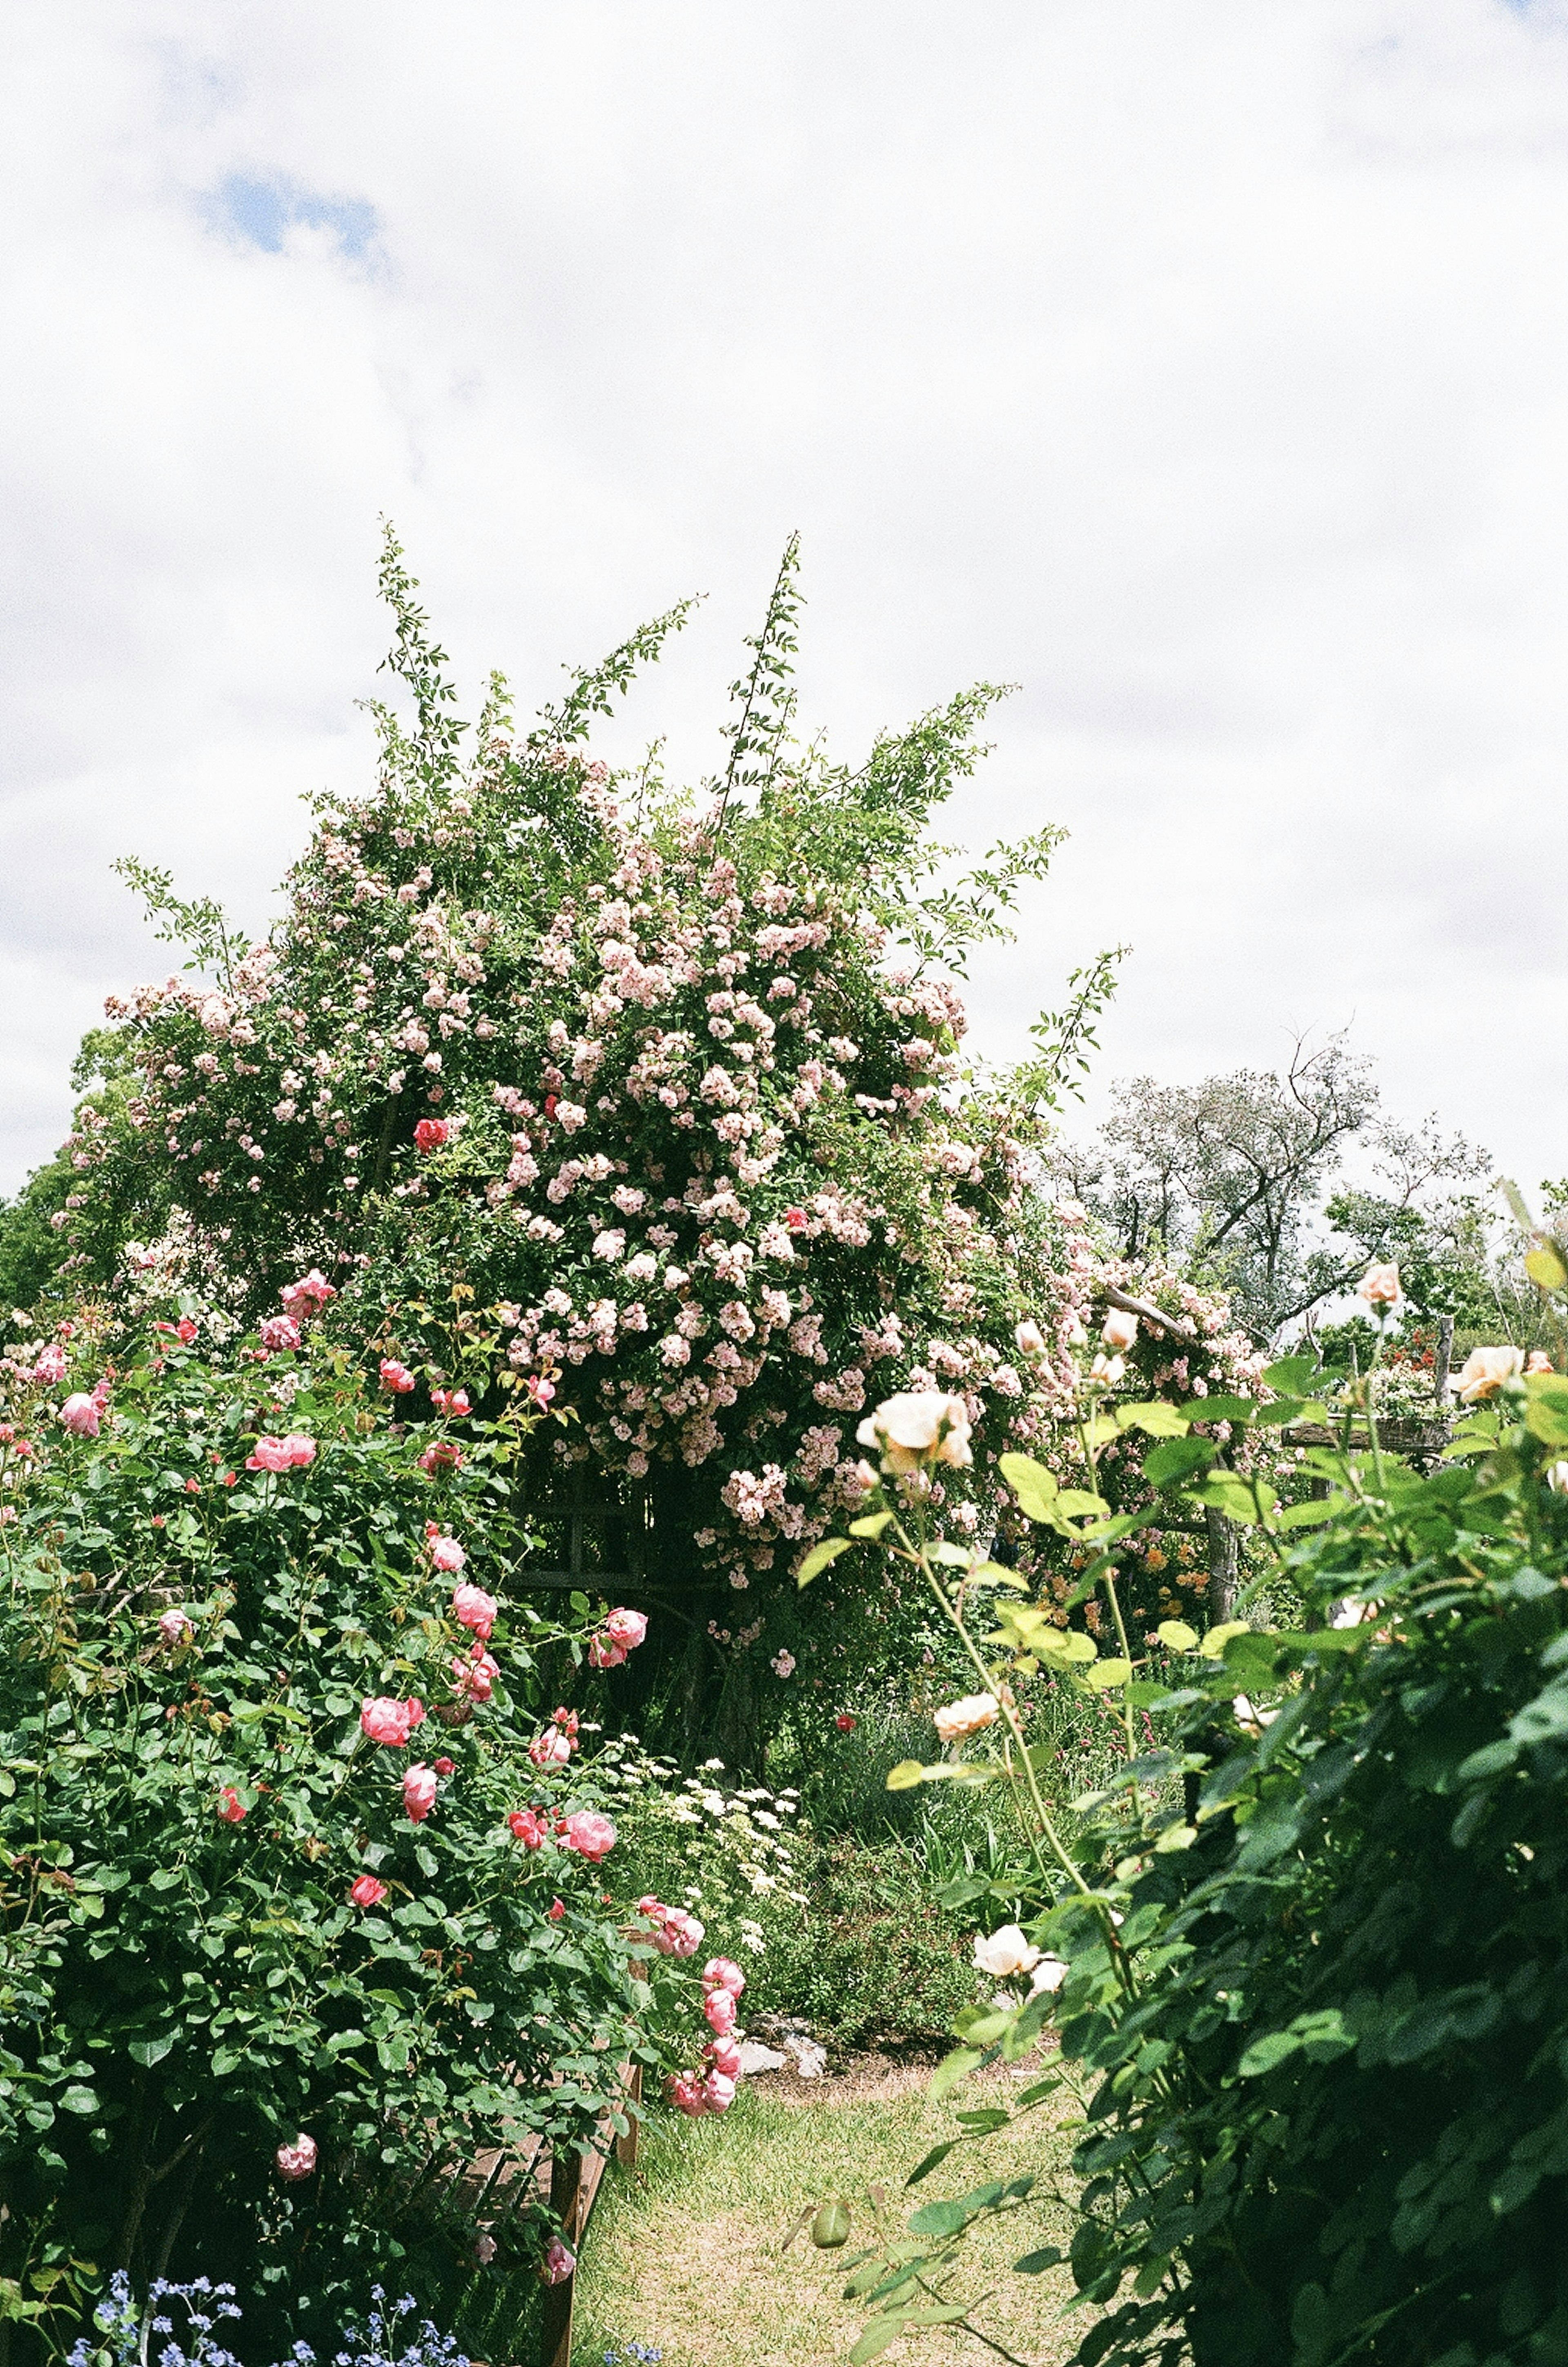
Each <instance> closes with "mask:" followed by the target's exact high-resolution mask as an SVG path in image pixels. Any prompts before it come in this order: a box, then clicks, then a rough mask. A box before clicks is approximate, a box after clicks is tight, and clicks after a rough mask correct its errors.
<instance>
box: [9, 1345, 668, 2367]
mask: <svg viewBox="0 0 1568 2367" xmlns="http://www.w3.org/2000/svg"><path fill="white" fill-rule="evenodd" d="M174 1311H175V1310H171V1312H174ZM67 1328H69V1327H67ZM182 1328H183V1329H184V1330H185V1331H186V1332H187V1333H189V1334H194V1335H195V1337H193V1338H186V1339H182V1338H181V1337H180V1336H179V1332H178V1331H176V1330H175V1327H174V1326H173V1325H172V1324H169V1323H164V1324H163V1325H161V1326H160V1327H159V1330H158V1332H157V1333H156V1334H155V1335H154V1336H153V1338H152V1341H151V1342H148V1341H147V1340H146V1339H145V1338H144V1339H142V1340H141V1341H140V1342H138V1341H137V1340H136V1339H135V1338H134V1337H132V1338H131V1339H130V1341H129V1342H127V1343H126V1344H125V1346H124V1348H123V1349H122V1351H121V1353H120V1354H119V1357H118V1366H117V1365H109V1366H108V1367H107V1375H110V1374H112V1379H111V1378H107V1376H106V1387H105V1391H104V1392H102V1393H100V1401H98V1402H95V1401H94V1400H93V1399H89V1398H87V1397H86V1396H85V1395H83V1394H81V1393H77V1394H76V1395H75V1396H74V1397H73V1399H71V1400H70V1401H69V1402H68V1403H67V1405H66V1406H65V1408H64V1411H65V1412H66V1413H67V1414H69V1415H71V1416H72V1418H73V1419H74V1420H75V1421H77V1422H78V1424H79V1425H80V1428H81V1430H82V1431H83V1432H90V1431H91V1430H92V1429H93V1426H94V1424H95V1422H96V1424H97V1434H96V1435H85V1434H84V1435H78V1436H73V1435H71V1434H69V1433H67V1432H66V1431H65V1430H64V1429H63V1428H62V1424H61V1421H60V1419H59V1418H58V1417H57V1415H56V1414H55V1412H54V1411H53V1410H52V1408H53V1406H54V1404H55V1402H56V1401H57V1400H59V1399H65V1397H66V1391H67V1387H68V1383H69V1380H70V1378H71V1377H73V1375H72V1374H71V1373H70V1372H67V1371H62V1370H61V1367H62V1365H65V1364H66V1363H67V1360H68V1359H70V1360H73V1361H74V1363H75V1365H76V1371H75V1374H74V1377H77V1378H79V1379H82V1380H86V1379H90V1378H91V1377H92V1376H94V1374H95V1373H96V1371H97V1370H98V1369H99V1365H98V1360H97V1356H96V1353H95V1346H96V1343H95V1341H94V1337H93V1335H92V1332H91V1330H90V1328H89V1329H87V1330H85V1331H84V1330H81V1329H79V1330H78V1331H77V1332H76V1334H75V1335H74V1336H73V1337H72V1338H71V1339H70V1341H69V1342H68V1344H66V1345H62V1344H61V1343H59V1342H56V1343H37V1342H35V1343H32V1344H31V1346H30V1347H29V1348H28V1351H27V1353H26V1354H25V1355H20V1354H17V1353H13V1354H12V1355H11V1356H10V1357H9V1359H8V1360H7V1361H8V1366H9V1371H8V1375H7V1377H8V1380H9V1383H10V1388H11V1397H12V1403H13V1410H15V1411H17V1413H26V1414H27V1416H28V1420H27V1423H26V1430H25V1431H22V1430H19V1427H18V1424H17V1422H12V1423H9V1424H6V1426H5V1432H4V1439H3V1444H0V1464H3V1465H4V1471H3V1473H0V1481H3V1485H4V1490H5V1498H6V1501H5V1503H4V1508H3V1512H0V1571H3V1577H4V1583H5V1593H4V1595H3V1596H0V1915H3V1946H4V1954H3V1957H0V2003H3V2007H4V2017H5V2019H4V2038H3V2041H0V2181H3V2189H4V2192H3V2199H4V2202H5V2204H6V2213H5V2215H4V2221H3V2226H0V2273H4V2274H5V2275H6V2276H8V2277H9V2278H10V2279H12V2280H13V2281H14V2284H13V2288H12V2290H13V2293H14V2295H15V2297H16V2298H17V2304H18V2306H24V2305H25V2306H28V2307H30V2306H32V2305H33V2304H34V2303H36V2302H37V2301H38V2300H39V2297H40V2296H47V2295H48V2294H49V2293H50V2292H51V2290H52V2288H51V2277H52V2276H53V2275H54V2273H55V2272H56V2271H60V2270H61V2269H62V2268H66V2267H68V2264H69V2262H70V2261H71V2260H72V2259H75V2260H76V2261H78V2262H80V2261H82V2260H84V2259H86V2260H91V2261H92V2262H93V2263H95V2264H96V2268H97V2269H98V2270H100V2271H101V2270H103V2269H106V2268H110V2267H121V2268H125V2269H128V2270H130V2271H131V2273H132V2276H133V2279H134V2281H135V2282H136V2284H137V2285H138V2287H139V2289H144V2287H145V2283H146V2282H147V2280H148V2279H149V2278H150V2277H155V2276H157V2275H161V2274H164V2272H165V2271H173V2272H174V2273H175V2274H176V2275H177V2274H179V2273H181V2272H182V2271H190V2272H194V2273H200V2274H204V2275H217V2276H223V2275H226V2276H230V2277H232V2278H233V2279H234V2281H235V2282H238V2283H241V2284H243V2286H244V2287H245V2289H246V2290H247V2291H248V2292H250V2293H253V2294H258V2295H261V2296H265V2295H267V2294H268V2293H270V2294H271V2295H272V2297H273V2304H274V2310H273V2316H272V2318H271V2319H270V2320H269V2321H267V2322H264V2323H263V2324H261V2325H260V2326H259V2327H257V2328H256V2339H257V2340H258V2341H271V2340H274V2339H278V2338H279V2337H283V2338H286V2339H293V2338H294V2337H295V2336H298V2335H301V2334H310V2333H312V2332H316V2333H318V2334H319V2333H320V2331H321V2328H322V2327H328V2328H331V2329H333V2330H334V2331H335V2328H336V2327H337V2326H338V2325H339V2324H341V2323H342V2321H343V2317H344V2314H345V2312H352V2311H353V2310H354V2309H355V2308H362V2307H363V2306H364V2305H365V2302H366V2297H367V2293H368V2289H369V2286H370V2284H371V2282H373V2280H374V2278H375V2277H376V2275H377V2274H378V2273H380V2274H390V2275H395V2276H396V2277H397V2278H398V2279H399V2281H400V2285H403V2284H407V2283H408V2282H411V2281H412V2282H416V2283H418V2284H420V2285H421V2287H422V2294H421V2297H422V2299H423V2298H424V2296H425V2293H427V2292H428V2290H429V2284H430V2279H431V2277H432V2276H434V2275H436V2274H437V2272H439V2277H440V2278H441V2279H446V2278H448V2277H449V2273H450V2271H451V2267H452V2263H453V2261H454V2259H460V2258H461V2256H462V2253H463V2251H464V2249H465V2248H467V2249H468V2252H469V2255H470V2257H471V2250H472V2245H473V2240H474V2234H475V2230H474V2226H473V2218H472V2213H473V2203H472V2198H471V2196H470V2197H469V2198H468V2201H467V2203H464V2202H463V2200H462V2198H461V2196H460V2194H459V2193H458V2192H457V2190H456V2189H455V2188H452V2189H450V2190H449V2188H448V2182H447V2181H446V2178H445V2176H444V2169H455V2168H458V2167H460V2166H461V2165H462V2164H463V2163H465V2162H467V2161H468V2160H470V2159H471V2158H472V2157H473V2156H474V2155H475V2154H476V2153H478V2152H479V2150H480V2149H481V2148H482V2147H484V2146H506V2145H509V2144H515V2143H517V2142H519V2141H520V2140H521V2139H523V2138H524V2137H525V2136H526V2135H528V2134H530V2133H533V2132H541V2133H544V2134H546V2135H564V2136H567V2137H581V2136H582V2135H584V2134H585V2133H586V2132H587V2131H588V2130H589V2129H590V2128H591V2127H592V2124H593V2123H594V2121H595V2119H596V2117H597V2115H598V2114H599V2112H601V2110H602V2109H603V2108H604V2107H605V2105H606V2104H607V2103H609V2102H610V2101H612V2100H613V2098H614V2096H615V2091H616V2084H617V2067H618V2066H619V2065H620V2064H621V2063H622V2062H623V2061H624V2060H625V2059H626V2054H627V2050H628V2046H629V2045H635V2044H636V2033H635V2030H634V2028H633V2025H632V2020H631V2017H632V2012H633V2010H634V2003H635V1992H634V1990H633V1988H632V1985H631V1983H630V1980H629V1977H628V1974H627V1968H626V1948H625V1943H624V1942H623V1940H622V1938H621V1936H620V1934H619V1931H618V1930H617V1928H616V1926H615V1922H614V1920H612V1919H611V1918H610V1917H608V1916H607V1915H606V1914H605V1912H604V1905H605V1901H604V1889H603V1884H604V1875H603V1872H602V1870H601V1869H600V1867H599V1866H598V1865H597V1864H595V1863H592V1862H591V1859H590V1857H589V1856H588V1855H585V1854H583V1853H581V1852H579V1851H577V1850H575V1849H574V1848H573V1847H571V1846H569V1845H563V1844H562V1842H561V1841H559V1840H558V1837H557V1832H556V1831H555V1830H551V1829H548V1828H549V1826H550V1822H551V1816H553V1815H554V1814H555V1813H556V1812H560V1813H564V1812H566V1811H567V1810H569V1809H571V1808H577V1807H582V1808H588V1807H591V1806H592V1805H593V1804H594V1803H595V1802H596V1801H597V1799H598V1796H599V1795H596V1794H595V1793H593V1792H592V1790H591V1789H587V1788H585V1787H584V1785H583V1784H581V1782H580V1781H579V1780H578V1779H577V1775H576V1771H575V1770H574V1768H573V1767H571V1766H570V1765H568V1766H565V1767H555V1766H548V1767H541V1766H538V1765H536V1764H534V1763H533V1762H532V1761H530V1759H529V1756H528V1746H529V1744H530V1742H531V1741H532V1740H533V1739H534V1738H536V1735H537V1733H538V1728H539V1716H538V1711H539V1706H540V1704H539V1701H538V1686H537V1673H536V1671H537V1661H538V1656H539V1654H540V1652H541V1650H543V1649H545V1648H551V1649H552V1650H553V1651H554V1652H555V1653H556V1654H557V1655H561V1654H563V1653H564V1654H565V1655H567V1656H568V1657H575V1656H577V1655H578V1654H579V1653H580V1651H581V1639H582V1637H583V1634H584V1631H585V1630H586V1628H587V1626H588V1625H589V1618H588V1614H589V1609H590V1606H589V1604H588V1603H586V1601H583V1600H581V1598H580V1599H577V1600H576V1601H575V1602H574V1603H573V1606H572V1609H571V1612H570V1615H569V1617H568V1619H567V1620H566V1622H565V1624H564V1625H561V1624H558V1623H556V1622H553V1621H547V1620H545V1619H542V1618H541V1617H539V1616H538V1615H537V1614H536V1613H535V1612H533V1611H532V1610H530V1609H529V1608H528V1607H527V1606H526V1604H525V1603H523V1602H521V1601H518V1600H516V1599H515V1598H514V1597H513V1596H511V1594H510V1593H509V1589H508V1584H507V1566H508V1560H509V1546H510V1544H511V1542H512V1540H513V1535H514V1532H515V1523H514V1522H513V1516H512V1512H511V1510H510V1502H509V1478H508V1474H509V1471H510V1469H511V1463H510V1456H511V1454H512V1451H513V1446H514V1444H515V1439H514V1437H513V1435H512V1434H510V1433H507V1432H506V1431H504V1430H502V1429H501V1428H498V1427H496V1426H491V1425H486V1424H482V1423H477V1422H473V1421H463V1420H460V1419H459V1420H452V1421H446V1420H443V1421H440V1422H438V1423H429V1424H422V1425H418V1426H415V1427H404V1426H402V1425H400V1424H398V1423H395V1422H390V1421H388V1419H387V1418H386V1414H385V1412H384V1411H383V1410H381V1407H382V1406H384V1405H385V1403H386V1399H385V1397H384V1395H383V1396H382V1397H381V1399H380V1404H379V1405H378V1402H377V1400H376V1398H375V1397H374V1396H373V1395H372V1394H371V1393H370V1392H367V1388H366V1387H365V1386H364V1384H363V1383H362V1381H361V1379H360V1376H359V1375H358V1374H357V1373H356V1372H355V1370H354V1368H353V1367H352V1366H351V1365H349V1363H348V1362H347V1360H346V1359H345V1358H344V1357H343V1356H342V1355H340V1354H338V1353H334V1352H333V1350H332V1349H331V1348H330V1347H327V1346H319V1347H317V1348H316V1350H315V1353H313V1354H310V1353H294V1352H293V1351H290V1350H288V1349H285V1350H281V1351H278V1352H276V1353H271V1354H268V1353H265V1350H263V1349H262V1348H261V1346H260V1345H259V1344H258V1342H257V1340H256V1338H255V1335H254V1334H253V1335H251V1337H250V1338H249V1340H248V1341H241V1342H236V1343H234V1348H233V1353H232V1354H231V1355H223V1354H219V1353H212V1352H209V1351H208V1350H207V1349H206V1348H205V1347H204V1344H203V1342H204V1341H205V1340H206V1339H207V1338H209V1336H210V1331H211V1329H212V1326H211V1323H210V1320H209V1319H203V1320H201V1321H197V1320H196V1319H192V1318H187V1319H186V1321H185V1323H184V1325H183V1327H182ZM308 1344H309V1343H308ZM29 1360H30V1361H29ZM84 1409H85V1410H84ZM29 1433H30V1434H29ZM258 1433H262V1434H263V1435H262V1436H258ZM277 1433H284V1434H285V1435H286V1436H289V1435H291V1436H292V1439H293V1442H294V1455H293V1459H292V1460H291V1461H290V1462H289V1467H287V1468H284V1469H282V1470H270V1469H267V1468H265V1467H261V1468H257V1467H256V1466H257V1464H258V1463H259V1464H261V1465H263V1466H265V1464H266V1462H267V1461H268V1459H269V1455H270V1450H268V1449H267V1448H266V1447H265V1444H264V1439H265V1435H276V1434H277ZM459 1439H460V1440H461V1444H458V1440H459ZM433 1446H434V1447H436V1448H437V1449H438V1450H439V1452H440V1453H441V1454H442V1455H447V1456H448V1457H450V1456H455V1457H456V1458H457V1459H456V1460H455V1461H454V1460H451V1459H448V1460H446V1461H440V1460H434V1459H433V1458H432V1457H431V1456H430V1450H431V1448H432V1447H433ZM24 1449H28V1450H30V1452H24ZM307 1449H309V1450H310V1452H309V1454H307V1451H306V1450H307ZM270 1459H271V1460H273V1461H277V1460H279V1459H283V1460H285V1461H289V1458H288V1457H284V1458H280V1457H278V1456H276V1455H270ZM432 1530H434V1532H435V1535H434V1536H433V1535H430V1534H429V1532H430V1531H432ZM442 1537H444V1538H445V1539H446V1541H447V1542H446V1544H445V1545H444V1546H443V1548H442V1550H441V1552H439V1553H438V1552H437V1538H442ZM454 1541H457V1542H459V1543H460V1546H461V1547H462V1548H464V1549H466V1554H467V1562H468V1567H467V1572H466V1575H462V1574H461V1573H460V1570H459V1569H458V1568H456V1567H454V1563H455V1559H456V1557H455V1555H454V1551H453V1544H454ZM443 1565H445V1567H443ZM459 1577H460V1578H461V1583H462V1584H463V1585H465V1586H468V1585H470V1584H471V1583H472V1582H474V1581H477V1582H478V1585H479V1587H480V1588H482V1589H485V1590H488V1591H490V1592H491V1594H492V1595H493V1596H494V1597H495V1598H497V1599H498V1601H499V1603H500V1610H499V1614H498V1615H497V1616H496V1617H495V1619H494V1624H493V1633H492V1634H491V1635H489V1637H488V1638H487V1637H486V1635H485V1633H484V1629H485V1625H486V1623H487V1617H488V1614H486V1613H485V1611H484V1609H483V1607H482V1603H481V1604H479V1605H477V1606H476V1604H475V1603H473V1602H472V1601H471V1600H468V1599H465V1601H464V1602H463V1603H462V1604H461V1606H459V1604H458V1603H457V1597H456V1594H455V1579H457V1578H459ZM459 1607H461V1609H462V1610H463V1611H464V1612H465V1613H466V1614H467V1616H468V1624H467V1625H463V1624H459V1621H458V1619H457V1616H456V1615H455V1614H456V1613H457V1610H458V1609H459ZM487 1651H488V1658H485V1659H476V1658H475V1655H476V1654H481V1655H482V1654H486V1653H487ZM378 1697H387V1698H388V1699H389V1700H394V1699H395V1700H397V1701H400V1702H403V1703H407V1702H409V1701H411V1700H413V1701H416V1702H417V1703H419V1704H426V1705H427V1709H428V1715H427V1716H426V1717H425V1719H424V1721H423V1724H421V1725H419V1726H417V1727H415V1728H414V1729H413V1730H412V1733H411V1738H410V1740H409V1742H408V1744H407V1746H406V1747H399V1746H396V1745H393V1744H391V1743H382V1742H380V1741H378V1740H376V1739H374V1738H372V1737H371V1736H370V1735H369V1733H368V1732H367V1729H366V1727H365V1725H364V1724H363V1722H362V1716H361V1705H362V1704H363V1703H365V1702H367V1701H368V1700H374V1699H376V1698H378ZM546 1705H547V1704H546ZM372 1723H375V1721H374V1719H372ZM410 1762H418V1763H419V1764H420V1765H421V1767H422V1768H423V1773H422V1774H421V1775H420V1776H419V1778H418V1779H417V1780H416V1781H414V1782H413V1784H412V1792H411V1791H410V1790H407V1789H405V1781H404V1779H405V1778H406V1777H410V1776H411V1775H412V1770H411V1765H410ZM426 1795H434V1797H433V1799H432V1798H427V1797H426ZM533 1804H540V1805H541V1806H546V1807H547V1810H548V1811H549V1812H550V1815H549V1816H547V1819H546V1824H547V1832H546V1836H545V1839H544V1840H543V1842H542V1844H541V1845H540V1846H539V1847H537V1848H532V1847H529V1846H527V1845H525V1841H524V1840H523V1839H521V1838H514V1835H513V1830H511V1829H509V1825H508V1818H509V1816H510V1815H511V1813H512V1812H513V1811H519V1810H522V1809H524V1808H525V1807H527V1806H531V1805H533ZM416 1810H419V1811H422V1813H420V1814H418V1815H416V1813H415V1812H416ZM579 1838H581V1839H583V1840H587V1841H588V1842H589V1843H590V1845H591V1846H592V1845H593V1844H595V1843H596V1841H597V1840H602V1838H603V1835H602V1834H601V1833H599V1832H598V1831H597V1829H595V1828H582V1827H578V1828H575V1829H573V1832H572V1835H571V1836H570V1839H579ZM557 1901H558V1902H559V1903H558V1904H557V1903H554V1902H557ZM301 2137H303V2138H305V2139H308V2140H309V2141H310V2142H309V2144H308V2145H306V2146H303V2147H302V2148H300V2149H299V2150H291V2149H293V2148H296V2147H297V2144H298V2141H299V2139H300V2138H301ZM279 2148H282V2149H283V2150H282V2153H281V2154H280V2153H279ZM294 2172H299V2173H301V2174H299V2175H292V2174H291V2173H294ZM541 2232H542V2231H536V2230H532V2229H530V2228H529V2227H528V2226H526V2225H524V2226H522V2227H521V2228H514V2229H513V2231H512V2233H511V2235H510V2236H509V2237H508V2239H507V2240H508V2243H509V2245H510V2247H511V2250H510V2261H511V2264H512V2265H513V2267H515V2266H516V2265H518V2264H519V2262H525V2261H526V2260H527V2259H528V2258H529V2257H530V2252H531V2249H532V2248H534V2246H535V2244H536V2236H537V2234H538V2233H541ZM504 2264H505V2263H502V2265H504ZM70 2275H71V2277H73V2279H74V2282H75V2283H76V2284H77V2285H80V2284H83V2283H90V2282H91V2281H92V2280H91V2278H90V2277H89V2276H88V2275H87V2272H86V2271H70ZM70 2293H71V2287H70V2285H69V2283H67V2284H65V2285H62V2286H61V2287H60V2288H59V2291H58V2293H56V2298H61V2297H62V2296H63V2297H64V2298H65V2299H67V2300H68V2299H69V2298H70ZM448 2323H450V2320H449V2319H448Z"/></svg>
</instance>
